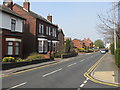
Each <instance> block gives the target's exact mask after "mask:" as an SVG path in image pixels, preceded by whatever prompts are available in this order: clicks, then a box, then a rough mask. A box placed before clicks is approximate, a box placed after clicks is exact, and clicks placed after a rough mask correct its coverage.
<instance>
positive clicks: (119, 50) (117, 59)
mask: <svg viewBox="0 0 120 90" xmlns="http://www.w3.org/2000/svg"><path fill="white" fill-rule="evenodd" d="M115 63H116V65H117V66H118V67H119V68H120V48H117V49H116V52H115Z"/></svg>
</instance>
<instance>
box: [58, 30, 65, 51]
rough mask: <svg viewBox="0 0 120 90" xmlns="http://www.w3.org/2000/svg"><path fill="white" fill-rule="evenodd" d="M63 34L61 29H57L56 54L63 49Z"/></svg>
mask: <svg viewBox="0 0 120 90" xmlns="http://www.w3.org/2000/svg"><path fill="white" fill-rule="evenodd" d="M64 36H65V35H64V33H63V30H62V29H60V28H59V29H58V40H59V43H58V45H57V49H58V52H60V51H62V50H63V49H64Z"/></svg>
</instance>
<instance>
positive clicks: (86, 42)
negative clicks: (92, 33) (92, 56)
mask: <svg viewBox="0 0 120 90" xmlns="http://www.w3.org/2000/svg"><path fill="white" fill-rule="evenodd" d="M82 42H83V43H84V45H85V46H86V47H88V48H93V42H92V41H91V40H90V39H89V38H87V39H86V38H84V39H83V40H82Z"/></svg>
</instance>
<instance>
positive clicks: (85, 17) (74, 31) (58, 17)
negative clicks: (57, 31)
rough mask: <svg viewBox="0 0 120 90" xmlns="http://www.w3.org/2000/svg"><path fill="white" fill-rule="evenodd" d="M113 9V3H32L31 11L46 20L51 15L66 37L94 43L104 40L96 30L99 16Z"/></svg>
mask: <svg viewBox="0 0 120 90" xmlns="http://www.w3.org/2000/svg"><path fill="white" fill-rule="evenodd" d="M17 4H19V5H22V3H18V2H17ZM111 7H112V3H111V2H31V10H32V11H34V12H36V13H38V14H40V15H42V16H43V17H45V18H46V17H47V15H48V14H51V15H52V16H53V23H55V24H58V25H59V27H60V28H62V29H63V32H64V33H65V36H66V37H71V38H72V39H73V38H78V39H83V38H90V39H91V40H92V41H95V40H97V39H102V36H101V35H100V34H99V33H98V32H97V28H96V25H97V24H99V20H98V17H97V14H99V13H101V12H102V13H106V11H109V10H110V9H111Z"/></svg>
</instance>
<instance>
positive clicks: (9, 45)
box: [7, 42, 13, 55]
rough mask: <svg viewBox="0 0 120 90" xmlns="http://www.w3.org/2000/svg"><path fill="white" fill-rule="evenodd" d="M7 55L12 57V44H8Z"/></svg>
mask: <svg viewBox="0 0 120 90" xmlns="http://www.w3.org/2000/svg"><path fill="white" fill-rule="evenodd" d="M7 47H8V52H7V54H8V55H13V42H8V46H7Z"/></svg>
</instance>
